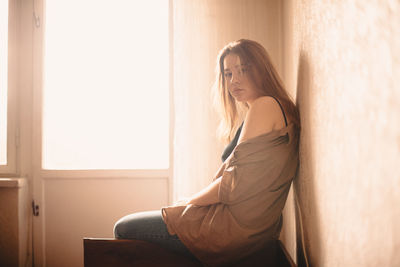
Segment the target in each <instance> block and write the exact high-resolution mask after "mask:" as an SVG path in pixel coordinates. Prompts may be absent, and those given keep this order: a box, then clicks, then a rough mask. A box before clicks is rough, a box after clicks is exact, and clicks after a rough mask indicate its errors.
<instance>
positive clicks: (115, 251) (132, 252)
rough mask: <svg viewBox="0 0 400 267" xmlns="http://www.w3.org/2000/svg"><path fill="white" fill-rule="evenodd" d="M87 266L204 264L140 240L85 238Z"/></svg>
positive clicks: (148, 266)
mask: <svg viewBox="0 0 400 267" xmlns="http://www.w3.org/2000/svg"><path fill="white" fill-rule="evenodd" d="M84 261H85V267H103V266H104V267H105V266H119V267H125V266H137V267H142V266H143V267H153V266H165V267H168V266H171V267H172V266H187V267H191V266H202V264H201V263H200V262H198V261H196V260H195V259H190V258H188V257H186V256H183V255H179V254H176V253H173V252H170V251H168V250H167V249H164V248H162V247H160V246H158V245H155V244H152V243H149V242H145V241H140V240H121V239H120V240H117V239H84Z"/></svg>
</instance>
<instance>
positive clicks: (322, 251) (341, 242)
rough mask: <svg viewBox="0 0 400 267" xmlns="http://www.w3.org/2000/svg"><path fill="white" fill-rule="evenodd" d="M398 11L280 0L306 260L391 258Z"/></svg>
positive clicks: (392, 261)
mask: <svg viewBox="0 0 400 267" xmlns="http://www.w3.org/2000/svg"><path fill="white" fill-rule="evenodd" d="M399 14H400V2H399V1H377V0H376V1H352V0H348V1H319V0H315V1H300V0H289V1H285V2H284V4H283V27H284V38H283V43H284V80H285V82H286V85H287V86H288V88H289V90H290V91H293V92H295V93H296V94H297V103H298V105H299V109H300V113H301V123H302V134H301V145H300V156H301V168H300V175H299V177H298V180H297V181H296V183H295V191H297V192H298V194H299V203H300V207H301V210H302V216H303V223H304V235H305V248H306V250H307V253H308V256H309V261H310V265H311V266H400V254H399V253H398V252H399V251H400V228H399V225H400V209H399V208H398V207H399V203H400V169H399V168H398V166H399V163H400V87H399V83H398V81H397V79H396V78H398V77H400V49H399V48H400V17H399V16H400V15H399ZM292 219H293V218H292ZM288 245H289V247H291V246H292V245H293V244H288Z"/></svg>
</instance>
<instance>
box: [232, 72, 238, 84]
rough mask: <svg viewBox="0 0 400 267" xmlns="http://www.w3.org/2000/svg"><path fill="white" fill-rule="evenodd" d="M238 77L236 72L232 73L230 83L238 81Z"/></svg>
mask: <svg viewBox="0 0 400 267" xmlns="http://www.w3.org/2000/svg"><path fill="white" fill-rule="evenodd" d="M239 82H240V78H239V74H238V73H232V78H231V83H239Z"/></svg>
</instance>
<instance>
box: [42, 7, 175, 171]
mask: <svg viewBox="0 0 400 267" xmlns="http://www.w3.org/2000/svg"><path fill="white" fill-rule="evenodd" d="M45 28H46V38H45V72H44V73H45V76H44V77H45V78H44V91H43V93H44V95H43V97H44V98H43V101H44V105H43V168H44V169H67V170H68V169H70V170H71V169H164V168H168V163H169V148H168V147H169V89H168V85H169V71H168V67H169V62H168V60H169V59H168V57H169V55H168V52H169V48H168V0H157V1H156V0H151V1H149V0H146V1H132V0H118V1H117V0H101V1H99V0H85V1H82V0H69V1H65V0H47V2H46V27H45Z"/></svg>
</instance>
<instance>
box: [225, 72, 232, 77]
mask: <svg viewBox="0 0 400 267" xmlns="http://www.w3.org/2000/svg"><path fill="white" fill-rule="evenodd" d="M224 76H225V78H230V77H232V73H231V72H225V73H224Z"/></svg>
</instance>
